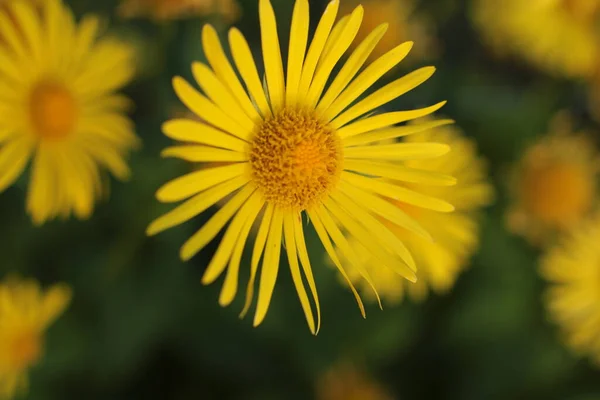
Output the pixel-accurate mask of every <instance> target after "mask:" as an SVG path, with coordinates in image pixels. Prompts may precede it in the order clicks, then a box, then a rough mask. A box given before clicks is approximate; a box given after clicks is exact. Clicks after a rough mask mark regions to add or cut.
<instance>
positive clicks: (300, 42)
mask: <svg viewBox="0 0 600 400" xmlns="http://www.w3.org/2000/svg"><path fill="white" fill-rule="evenodd" d="M309 21H310V15H309V5H308V0H296V4H295V5H294V13H293V15H292V27H291V28H290V44H289V49H288V61H287V82H286V89H285V103H286V105H287V106H294V105H296V100H297V97H298V87H299V86H300V77H301V76H302V65H303V64H304V56H305V53H306V46H307V44H308V28H309Z"/></svg>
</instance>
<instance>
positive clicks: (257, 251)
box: [240, 204, 274, 318]
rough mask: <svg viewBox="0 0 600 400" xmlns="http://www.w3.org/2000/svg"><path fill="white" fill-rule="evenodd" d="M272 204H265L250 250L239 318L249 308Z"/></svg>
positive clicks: (271, 215) (269, 224)
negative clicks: (250, 254) (246, 283)
mask: <svg viewBox="0 0 600 400" xmlns="http://www.w3.org/2000/svg"><path fill="white" fill-rule="evenodd" d="M273 211H274V208H273V205H272V204H267V209H266V210H265V215H264V216H263V218H262V221H261V223H260V227H259V228H258V233H257V234H256V240H255V241H254V248H253V250H252V261H251V263H250V279H248V286H247V288H246V302H245V303H244V309H243V310H242V312H241V313H240V318H244V317H245V316H246V314H247V313H248V310H249V309H250V305H251V304H252V298H253V297H254V282H255V280H256V272H257V271H258V263H259V262H260V257H261V256H262V253H263V250H264V249H265V243H266V242H267V235H268V233H269V230H270V229H271V220H272V218H273Z"/></svg>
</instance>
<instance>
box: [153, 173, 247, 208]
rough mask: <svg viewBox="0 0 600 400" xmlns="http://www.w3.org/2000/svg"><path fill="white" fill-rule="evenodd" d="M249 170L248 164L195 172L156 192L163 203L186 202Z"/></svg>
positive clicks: (173, 181) (174, 180) (169, 183)
mask: <svg viewBox="0 0 600 400" xmlns="http://www.w3.org/2000/svg"><path fill="white" fill-rule="evenodd" d="M247 168H248V167H247V165H246V164H233V165H226V166H224V167H216V168H207V169H203V170H200V171H195V172H192V173H189V174H187V175H184V176H181V177H179V178H176V179H173V180H172V181H171V182H168V183H167V184H165V185H164V186H163V187H161V188H160V189H158V192H156V198H157V199H158V200H159V201H161V202H163V203H171V202H175V201H180V200H184V199H187V198H188V197H191V196H193V195H195V194H196V193H199V192H201V191H203V190H205V189H208V188H210V187H212V186H215V185H216V184H218V183H221V182H225V181H227V180H229V179H233V178H236V177H238V176H242V175H244V173H245V172H246V170H247Z"/></svg>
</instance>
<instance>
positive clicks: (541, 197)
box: [507, 114, 599, 245]
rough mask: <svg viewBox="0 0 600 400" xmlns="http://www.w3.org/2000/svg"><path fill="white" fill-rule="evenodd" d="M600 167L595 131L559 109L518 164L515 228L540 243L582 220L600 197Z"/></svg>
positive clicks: (511, 223) (510, 220) (511, 221)
mask: <svg viewBox="0 0 600 400" xmlns="http://www.w3.org/2000/svg"><path fill="white" fill-rule="evenodd" d="M598 167H599V159H598V154H597V151H596V150H595V146H594V143H593V142H592V140H591V139H590V137H589V135H588V134H586V133H584V132H579V133H573V129H572V127H571V122H570V120H569V119H568V116H566V115H565V114H559V115H558V116H557V117H556V118H555V119H554V120H553V122H552V124H551V127H550V133H549V134H548V135H547V136H544V137H542V138H541V139H540V140H539V141H538V142H537V143H535V144H533V145H532V146H531V147H530V148H529V149H527V151H526V152H525V154H524V155H523V157H522V159H521V160H520V161H519V163H518V164H517V165H516V166H515V167H514V170H513V173H512V178H511V180H512V182H511V192H512V197H513V204H512V206H511V207H510V209H509V211H508V214H507V224H508V227H509V229H510V230H511V231H512V232H513V233H515V234H518V235H521V236H524V237H525V238H526V239H528V240H529V242H531V243H532V244H536V245H539V244H542V243H545V242H547V241H548V240H551V239H552V238H554V237H555V235H556V234H557V233H559V232H562V231H565V230H568V229H570V228H572V227H573V226H575V225H577V224H578V223H579V222H580V221H582V220H583V219H584V218H586V217H588V216H589V213H590V211H591V210H592V207H593V205H594V204H595V202H596V199H597V183H596V182H597V179H598Z"/></svg>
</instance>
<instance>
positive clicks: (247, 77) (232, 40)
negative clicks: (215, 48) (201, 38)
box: [229, 28, 271, 117]
mask: <svg viewBox="0 0 600 400" xmlns="http://www.w3.org/2000/svg"><path fill="white" fill-rule="evenodd" d="M229 46H230V47H231V54H232V56H233V61H234V62H235V65H236V66H237V69H238V71H239V72H240V75H241V76H242V79H243V80H244V83H245V84H246V87H247V88H248V91H249V92H250V95H251V96H252V98H253V99H254V101H255V102H256V105H257V107H258V109H259V110H260V112H261V114H262V116H263V117H267V116H269V115H271V108H270V106H269V102H268V101H267V96H266V95H265V91H264V89H263V86H262V83H261V81H260V78H259V75H258V70H257V69H256V64H255V63H254V58H253V57H252V51H251V50H250V46H248V42H247V41H246V39H245V38H244V35H242V33H241V32H240V31H239V30H237V29H236V28H232V29H230V30H229Z"/></svg>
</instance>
